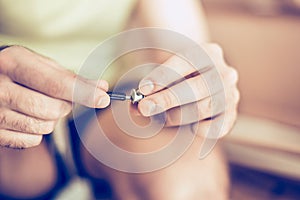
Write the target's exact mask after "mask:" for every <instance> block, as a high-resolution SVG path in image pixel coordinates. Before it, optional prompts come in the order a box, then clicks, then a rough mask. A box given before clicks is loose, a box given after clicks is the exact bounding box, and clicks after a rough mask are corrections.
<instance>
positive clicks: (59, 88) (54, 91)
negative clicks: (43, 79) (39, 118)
mask: <svg viewBox="0 0 300 200" xmlns="http://www.w3.org/2000/svg"><path fill="white" fill-rule="evenodd" d="M63 87H64V86H63V84H62V83H61V82H58V81H49V83H48V84H47V88H46V89H45V90H46V93H47V94H49V95H50V96H54V97H57V96H60V95H62V93H63V90H64V88H63Z"/></svg>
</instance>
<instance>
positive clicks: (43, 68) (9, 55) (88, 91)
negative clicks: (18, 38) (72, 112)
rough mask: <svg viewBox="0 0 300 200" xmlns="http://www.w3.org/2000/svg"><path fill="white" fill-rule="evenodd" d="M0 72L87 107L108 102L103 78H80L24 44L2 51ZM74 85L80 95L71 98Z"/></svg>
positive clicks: (49, 94)
mask: <svg viewBox="0 0 300 200" xmlns="http://www.w3.org/2000/svg"><path fill="white" fill-rule="evenodd" d="M0 72H1V73H3V74H5V75H7V76H8V77H10V78H11V79H12V80H13V81H15V82H17V83H19V84H21V85H24V86H26V87H28V88H31V89H34V90H36V91H39V92H41V93H43V94H46V95H48V96H51V97H54V98H58V99H63V100H67V101H72V102H73V101H74V102H76V103H79V104H82V105H85V106H88V107H98V108H100V107H106V106H107V105H108V104H109V101H110V100H109V96H108V95H107V94H106V91H107V89H108V83H107V82H106V81H104V80H100V81H98V82H97V81H91V80H88V79H85V78H83V77H79V76H77V75H76V74H74V73H72V72H70V71H68V70H66V69H63V68H61V67H60V66H59V65H58V64H57V63H55V62H54V61H52V60H50V59H48V58H46V57H43V56H41V55H38V54H36V53H34V52H32V51H30V50H28V49H26V48H24V47H20V46H12V47H9V48H6V49H4V50H3V51H1V54H0ZM75 84H76V89H78V90H80V95H76V96H75V97H73V93H74V87H75ZM77 94H78V92H77Z"/></svg>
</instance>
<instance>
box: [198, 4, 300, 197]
mask: <svg viewBox="0 0 300 200" xmlns="http://www.w3.org/2000/svg"><path fill="white" fill-rule="evenodd" d="M202 2H203V6H204V8H205V12H206V15H207V18H208V26H209V30H210V33H211V37H212V38H211V39H212V41H214V42H217V43H219V44H220V45H221V46H222V47H223V48H224V52H225V53H224V54H225V58H226V60H227V62H228V63H229V64H230V65H232V66H234V67H235V68H236V69H237V70H238V72H239V88H240V92H241V102H240V107H239V112H240V114H239V117H238V121H237V123H236V126H235V127H234V129H233V130H232V132H231V133H230V136H229V137H226V139H225V140H226V141H225V147H226V152H227V156H228V158H229V160H230V163H231V166H232V167H231V172H232V182H233V186H232V193H233V194H232V195H233V198H234V199H300V184H299V181H300V145H299V142H300V89H299V86H300V1H298V0H263V1H261V0H202Z"/></svg>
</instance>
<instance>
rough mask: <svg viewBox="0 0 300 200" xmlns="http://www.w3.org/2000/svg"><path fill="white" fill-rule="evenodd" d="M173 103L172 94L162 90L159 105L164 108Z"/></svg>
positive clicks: (169, 106)
mask: <svg viewBox="0 0 300 200" xmlns="http://www.w3.org/2000/svg"><path fill="white" fill-rule="evenodd" d="M173 104H174V95H173V94H172V92H164V93H162V95H161V101H160V102H159V105H161V106H162V107H163V108H164V109H169V108H171V107H172V105H173Z"/></svg>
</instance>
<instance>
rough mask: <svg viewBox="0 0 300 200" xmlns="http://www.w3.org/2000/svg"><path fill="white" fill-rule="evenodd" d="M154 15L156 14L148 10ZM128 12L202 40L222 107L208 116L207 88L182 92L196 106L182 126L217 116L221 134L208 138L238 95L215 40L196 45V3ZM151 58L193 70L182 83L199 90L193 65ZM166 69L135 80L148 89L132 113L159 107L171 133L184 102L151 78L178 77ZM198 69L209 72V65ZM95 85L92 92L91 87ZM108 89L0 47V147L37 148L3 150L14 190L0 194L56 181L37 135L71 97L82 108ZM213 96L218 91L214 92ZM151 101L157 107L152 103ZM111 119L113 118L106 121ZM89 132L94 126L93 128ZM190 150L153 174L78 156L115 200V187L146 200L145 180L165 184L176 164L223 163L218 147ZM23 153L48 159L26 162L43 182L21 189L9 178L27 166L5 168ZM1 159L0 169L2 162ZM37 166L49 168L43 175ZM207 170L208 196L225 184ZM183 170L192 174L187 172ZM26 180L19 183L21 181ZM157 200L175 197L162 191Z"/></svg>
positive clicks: (21, 160)
mask: <svg viewBox="0 0 300 200" xmlns="http://www.w3.org/2000/svg"><path fill="white" fill-rule="evenodd" d="M170 8H172V9H170ZM183 8H184V9H183ZM153 13H155V15H154V14H153ZM178 13H180V15H178ZM179 16H180V17H179ZM135 18H136V19H137V20H135V21H134V23H133V24H131V26H132V27H149V26H151V27H153V26H154V27H162V28H168V29H170V30H173V31H176V32H179V33H181V34H184V35H186V36H187V37H189V38H191V39H193V40H194V41H195V42H196V43H199V44H200V43H201V46H202V47H203V48H204V49H205V50H206V52H207V53H208V55H209V56H210V57H211V58H212V59H213V60H214V62H215V64H216V68H217V70H218V72H219V74H220V75H221V78H222V81H223V85H224V87H225V88H224V90H225V94H226V95H225V96H226V107H225V109H219V110H217V113H213V114H212V110H211V109H212V106H209V105H211V104H212V103H211V102H210V98H209V95H208V93H205V92H204V93H202V94H200V93H196V95H195V98H189V99H187V101H186V102H184V103H188V104H190V103H195V104H196V105H197V108H198V111H199V112H198V114H197V115H196V117H195V118H193V119H191V120H190V121H189V122H188V124H192V126H193V127H194V130H195V131H194V133H195V134H198V135H204V134H205V133H206V131H207V129H208V127H209V125H210V123H211V122H212V121H213V120H220V116H221V115H226V117H225V119H226V120H225V126H224V129H222V132H221V133H220V134H219V135H217V136H213V137H221V136H224V135H226V134H227V133H228V131H229V130H230V128H231V127H232V125H233V123H234V120H235V118H236V106H237V102H238V99H239V93H238V90H237V88H236V82H237V73H236V71H235V70H234V69H233V68H231V67H229V66H228V65H227V64H226V63H225V62H224V59H223V53H222V50H221V48H220V47H219V46H217V45H215V44H202V43H203V42H205V41H207V39H208V38H207V34H206V33H205V30H206V28H205V23H204V21H201V20H203V19H204V17H203V16H202V10H201V9H200V6H199V5H198V1H194V0H188V1H187V0H178V1H176V4H174V1H172V0H151V1H146V0H141V1H139V3H138V5H137V9H136V13H135ZM195 19H198V20H195ZM187 22H189V23H187ZM154 57H155V58H156V62H158V63H162V64H165V65H166V66H168V67H172V68H171V69H172V70H174V71H176V72H178V73H179V74H181V75H182V76H189V75H191V74H193V76H189V78H188V79H185V80H184V81H185V82H186V83H188V85H189V86H190V87H191V88H192V89H193V91H206V88H205V87H204V84H203V79H202V76H201V74H197V73H196V74H195V73H194V72H195V71H193V70H192V69H193V68H192V67H191V66H190V65H189V64H188V63H185V62H184V61H183V60H182V59H180V58H178V57H176V56H170V55H169V54H164V53H156V54H155V55H154ZM165 70H166V68H164V67H163V66H162V65H161V66H158V67H157V68H155V69H154V70H153V71H152V72H151V73H149V74H148V75H147V76H146V77H144V78H143V79H142V80H141V81H140V83H139V88H140V90H141V92H142V93H143V94H145V95H147V97H146V98H145V99H143V100H142V101H141V102H140V103H139V105H138V111H139V113H141V114H142V115H143V117H148V116H150V115H153V114H156V113H157V112H161V111H163V110H166V111H167V116H168V117H167V119H168V120H167V124H166V129H164V130H163V132H162V133H164V132H166V133H172V132H173V131H174V130H176V127H178V126H180V125H181V121H180V120H179V119H180V114H179V113H180V112H178V110H179V109H180V108H179V106H180V105H181V104H183V102H178V101H177V100H176V99H175V98H174V97H172V94H171V93H170V91H169V90H168V89H163V90H161V89H162V88H160V85H159V82H160V80H158V79H157V73H159V74H160V73H162V74H165V75H166V76H165V77H161V78H162V79H164V80H169V82H174V81H177V80H175V79H174V78H172V77H167V74H168V73H167V72H166V71H165ZM204 73H209V70H208V71H206V72H204ZM33 77H34V78H33ZM76 79H78V80H79V84H80V86H81V87H82V91H86V92H85V93H82V96H80V97H77V98H76V99H73V98H72V96H73V87H74V83H75V80H76ZM149 81H151V84H152V86H151V84H149ZM145 83H147V84H145ZM181 84H182V83H181V82H176V84H174V85H173V86H172V87H177V89H178V91H180V89H181V88H182V87H181V86H182V85H181ZM95 88H96V90H95V91H94V89H95ZM107 89H108V84H107V82H106V81H105V80H100V81H97V82H96V81H92V80H86V79H83V78H81V77H78V76H76V75H75V74H73V73H72V72H69V71H67V70H65V69H63V68H62V67H61V66H60V65H59V64H58V63H56V62H55V61H53V60H51V59H49V58H47V57H44V56H41V55H39V54H37V53H35V52H32V51H30V50H28V49H26V48H24V47H20V46H13V47H9V48H7V49H5V50H3V51H1V52H0V91H2V92H1V94H0V146H3V147H9V148H29V147H34V146H38V148H36V149H35V150H32V151H24V153H22V155H20V154H19V151H16V150H12V151H11V152H10V154H11V157H13V158H14V159H10V158H9V157H6V156H1V157H0V169H5V170H2V171H0V173H2V174H9V175H10V176H9V178H6V179H5V178H2V177H3V176H0V177H1V178H0V182H1V185H2V184H4V185H5V186H6V188H13V189H12V190H4V189H3V188H2V187H1V188H0V193H4V194H6V195H11V196H15V197H20V196H24V194H25V193H26V196H27V197H30V196H38V195H41V194H42V193H43V191H46V190H47V189H51V188H52V187H53V182H54V180H55V178H53V177H55V176H54V175H53V174H55V171H56V170H57V169H55V166H54V165H53V161H52V160H51V156H49V154H48V156H44V155H47V151H46V150H45V151H41V150H40V149H39V148H43V147H40V146H43V143H42V144H41V141H42V137H43V135H45V134H49V133H51V132H52V131H53V129H54V127H55V124H56V122H57V121H58V120H59V119H61V118H62V117H64V116H66V115H67V114H68V113H69V112H70V111H71V102H72V101H76V102H77V103H80V104H82V105H85V106H88V107H97V108H104V107H107V106H108V105H109V97H108V95H107V94H106V91H107ZM11 91H13V92H11ZM158 91H159V92H158ZM213 95H218V92H216V93H214V94H213ZM188 104H187V105H188ZM157 107H159V108H160V109H159V110H157V109H155V108H157ZM153 108H154V109H153ZM106 115H107V116H106ZM106 115H105V114H104V115H103V116H101V117H100V116H99V121H100V122H101V120H102V118H103V120H104V119H106V118H108V119H109V115H108V114H106ZM212 115H213V116H212ZM143 117H141V118H143ZM210 117H213V118H211V119H210V120H207V119H206V118H210ZM143 120H144V119H142V121H143ZM111 123H112V124H113V121H112V122H111ZM185 125H186V124H185ZM91 127H92V126H91ZM109 127H111V128H112V130H111V131H110V132H111V134H114V133H116V132H114V131H113V130H114V126H113V125H112V126H109ZM167 127H169V128H167ZM90 132H93V129H92V128H91V130H90ZM163 135H164V134H163ZM165 135H168V134H165ZM169 135H170V134H169ZM200 138H201V137H200ZM164 139H165V138H164V137H162V138H159V139H158V140H157V141H164ZM157 141H156V142H150V143H148V147H149V148H150V149H151V148H155V147H156V145H157V144H159V142H157ZM114 142H116V143H117V144H120V145H121V146H122V147H124V148H128V147H130V146H131V145H130V144H131V143H130V142H129V141H127V140H126V139H122V140H121V139H117V140H114ZM195 146H197V145H195ZM138 150H140V149H138ZM195 151H196V150H195V148H191V150H189V151H188V152H190V153H187V155H186V156H183V157H182V159H180V161H178V162H176V163H175V164H174V165H172V166H170V167H169V168H165V169H164V170H162V171H160V172H155V173H154V174H153V176H152V175H151V176H150V175H139V176H135V175H130V174H123V173H119V172H114V171H111V170H105V169H104V168H103V167H99V166H97V165H99V163H98V164H96V167H95V165H93V164H91V163H93V160H92V158H89V157H88V156H87V155H86V154H85V153H83V155H85V156H84V157H83V159H85V163H86V165H87V167H88V166H90V167H88V168H89V169H90V170H92V171H93V170H95V169H96V170H97V169H103V171H104V174H105V176H106V177H108V178H109V180H111V182H112V184H113V186H114V188H115V192H116V194H115V195H116V198H117V199H122V197H121V196H120V194H121V192H126V193H127V192H128V194H129V195H130V194H132V195H133V196H135V198H136V199H139V198H143V196H144V197H147V198H148V199H157V198H156V197H157V196H155V194H154V193H153V191H154V189H153V188H151V187H149V185H148V184H149V182H151V181H154V180H155V181H159V180H160V177H163V178H162V179H161V180H162V182H161V183H163V181H166V182H167V181H168V180H170V178H171V177H172V176H173V175H172V174H173V173H176V171H180V170H181V169H182V168H183V167H189V168H190V167H191V166H198V167H201V168H202V167H203V168H202V170H203V171H207V170H209V168H210V167H211V166H212V165H218V164H216V163H218V162H220V166H224V165H223V164H222V163H223V162H222V159H221V156H220V155H219V153H217V152H218V150H216V153H212V154H211V155H210V159H209V158H208V159H205V161H203V162H198V160H197V159H196V158H195V157H193V155H195ZM5 152H6V150H5V149H0V153H1V154H4V153H5ZM33 152H34V153H33ZM14 154H15V155H14ZM29 155H32V156H36V158H35V159H37V160H38V159H39V158H41V157H43V158H45V159H46V160H47V161H45V163H48V164H49V165H47V166H44V167H43V168H39V166H37V165H31V168H30V170H32V171H35V172H37V171H40V170H43V172H44V173H43V182H44V183H45V184H39V183H40V182H41V180H40V179H32V180H35V181H34V183H33V181H31V182H32V185H33V186H32V190H27V191H26V189H25V188H27V187H29V186H28V184H25V183H24V185H18V186H16V185H15V182H14V181H12V180H18V179H20V177H24V176H25V174H26V172H25V171H22V170H20V171H15V170H14V171H13V170H12V169H13V168H10V167H7V166H10V165H17V166H26V165H27V164H28V161H29V159H27V158H28V156H29ZM215 162H216V163H215ZM51 163H52V164H51ZM201 163H203V164H201ZM204 163H206V164H204ZM4 165H5V166H6V167H4ZM44 170H46V171H47V172H49V173H45V171H44ZM194 170H197V171H198V168H197V167H195V168H190V171H191V172H192V171H194ZM216 170H219V171H220V177H224V178H222V180H223V179H224V180H226V172H225V167H220V169H216ZM208 172H209V171H208ZM37 174H38V173H37ZM207 174H209V175H210V176H209V177H210V178H211V180H212V183H213V184H212V185H210V184H208V186H207V187H205V188H208V189H209V190H208V191H213V192H212V193H211V192H210V195H211V194H213V193H214V190H210V189H212V188H216V187H217V186H216V185H220V184H221V185H222V184H223V183H224V184H223V185H225V186H226V185H227V183H226V181H224V182H222V183H218V184H216V182H215V181H216V178H214V177H215V176H214V173H207ZM188 175H190V176H191V175H192V174H188ZM188 175H185V174H181V175H180V177H179V178H180V179H182V180H184V181H185V182H188V178H187V176H188ZM151 177H155V179H154V180H152V178H151ZM209 177H206V178H205V180H209ZM118 178H122V180H124V181H125V182H128V181H129V182H130V183H131V184H127V185H128V188H127V189H124V188H121V187H120V186H118V184H117V182H116V180H117V179H118ZM201 179H202V177H201V175H199V177H195V179H193V180H192V183H193V182H195V183H197V184H198V183H199V184H200V183H201ZM135 181H137V182H138V183H141V185H140V188H139V190H141V191H144V192H143V193H139V192H138V190H137V188H136V187H137V182H135ZM189 181H190V179H189ZM21 183H22V182H21ZM168 183H169V182H168ZM177 183H178V184H179V183H180V181H173V182H172V184H173V185H172V188H173V190H174V191H177V190H178V191H179V189H178V188H182V187H179V186H178V185H177ZM189 184H191V182H189ZM25 185H26V187H24V186H25ZM35 185H40V187H39V188H38V187H34V186H35ZM173 186H174V187H173ZM118 188H119V189H118ZM185 188H188V187H185ZM196 189H199V188H195V190H196ZM195 190H193V191H183V192H184V193H183V194H184V195H187V196H188V195H193V196H191V199H195V196H194V195H198V194H197V193H195V192H194V191H195ZM12 191H13V192H12ZM155 191H156V190H155ZM158 195H160V196H159V197H161V195H167V194H166V193H165V192H164V190H160V192H159V194H158ZM222 198H226V190H224V192H222V195H221V197H220V199H222ZM163 199H174V198H171V197H168V198H167V197H166V198H163Z"/></svg>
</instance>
